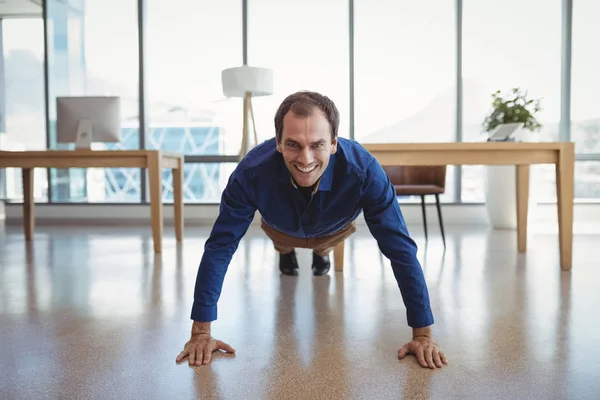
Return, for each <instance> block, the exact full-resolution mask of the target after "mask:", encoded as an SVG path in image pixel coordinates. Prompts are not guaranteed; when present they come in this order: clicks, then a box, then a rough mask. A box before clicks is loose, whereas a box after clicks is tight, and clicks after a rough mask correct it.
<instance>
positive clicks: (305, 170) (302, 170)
mask: <svg viewBox="0 0 600 400" xmlns="http://www.w3.org/2000/svg"><path fill="white" fill-rule="evenodd" d="M295 167H296V168H298V170H300V171H301V172H304V173H308V172H311V171H312V170H313V169H315V167H316V165H313V166H312V167H308V168H303V167H299V166H297V165H296V166H295Z"/></svg>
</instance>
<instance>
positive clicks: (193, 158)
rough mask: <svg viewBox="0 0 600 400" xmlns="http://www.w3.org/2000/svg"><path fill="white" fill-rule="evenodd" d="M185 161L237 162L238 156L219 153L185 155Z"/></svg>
mask: <svg viewBox="0 0 600 400" xmlns="http://www.w3.org/2000/svg"><path fill="white" fill-rule="evenodd" d="M184 162H185V163H230V162H231V163H237V162H239V156H237V155H235V156H234V155H232V156H220V155H186V156H185V158H184Z"/></svg>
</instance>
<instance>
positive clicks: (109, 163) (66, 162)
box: [0, 150, 183, 253]
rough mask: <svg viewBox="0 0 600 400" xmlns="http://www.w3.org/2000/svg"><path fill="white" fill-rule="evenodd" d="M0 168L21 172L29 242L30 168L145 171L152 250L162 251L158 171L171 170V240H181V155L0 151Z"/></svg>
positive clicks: (32, 219)
mask: <svg viewBox="0 0 600 400" xmlns="http://www.w3.org/2000/svg"><path fill="white" fill-rule="evenodd" d="M0 168H21V169H22V173H23V227H24V230H25V238H26V239H27V240H31V239H32V237H33V231H34V226H35V212H34V200H33V176H34V175H33V170H34V168H146V169H148V182H149V185H150V218H151V221H152V237H153V240H154V251H155V252H156V253H160V252H161V251H162V236H163V211H162V206H163V204H162V170H163V168H171V169H172V170H173V196H174V217H175V237H176V239H177V241H181V240H182V237H183V155H182V154H177V153H168V152H163V151H157V150H114V151H110V150H43V151H0Z"/></svg>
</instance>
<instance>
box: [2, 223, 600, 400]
mask: <svg viewBox="0 0 600 400" xmlns="http://www.w3.org/2000/svg"><path fill="white" fill-rule="evenodd" d="M447 230H448V234H447V242H448V247H447V249H446V250H445V251H444V249H443V247H442V245H441V240H440V238H439V236H437V235H436V233H435V232H430V234H429V237H430V238H429V243H428V245H427V246H424V243H423V237H422V234H421V233H420V232H419V231H418V227H416V228H414V231H415V233H414V236H415V239H416V240H417V242H418V243H419V245H420V246H421V249H420V253H419V257H420V260H421V262H422V265H423V269H424V271H425V276H426V279H427V281H428V285H429V290H430V294H431V301H432V306H433V310H434V315H435V318H436V324H435V327H434V333H435V338H436V339H437V341H438V343H439V344H440V346H441V347H442V350H443V351H444V352H445V354H446V355H447V357H448V360H449V364H448V365H447V366H446V367H445V368H443V369H438V370H428V369H424V368H422V367H420V366H418V364H417V363H416V361H415V358H414V357H412V356H411V357H407V358H406V359H404V360H398V359H397V357H396V355H397V351H398V349H399V348H400V347H401V346H402V345H403V344H404V343H405V342H406V341H407V340H408V339H409V337H410V329H409V328H408V327H407V325H406V319H405V310H404V306H403V304H402V300H401V297H400V294H399V291H398V288H397V285H396V282H395V280H394V278H393V275H392V271H391V268H390V267H389V263H388V261H387V259H384V258H382V257H381V256H380V253H379V251H378V249H377V246H376V243H375V242H374V240H373V239H372V238H371V236H370V235H369V233H368V231H367V229H366V228H365V227H359V230H358V232H357V233H356V234H355V235H354V236H353V237H352V238H351V240H350V242H349V243H348V245H347V247H346V249H347V255H346V270H345V271H344V273H333V272H332V273H330V275H329V276H324V277H318V278H316V277H312V275H311V274H310V267H309V263H310V253H309V252H307V251H305V250H304V251H300V252H299V261H300V263H301V273H300V276H298V277H296V278H294V277H287V276H283V277H282V276H280V275H279V272H278V270H277V264H276V260H277V258H276V255H275V252H274V250H273V248H272V246H271V244H270V242H268V241H267V240H266V239H265V237H264V235H263V234H262V232H261V231H260V229H256V228H251V230H250V232H249V233H248V235H247V236H246V238H244V240H243V241H242V243H241V245H240V248H239V250H238V252H237V253H236V254H235V256H234V259H233V262H232V264H231V266H230V269H229V272H228V274H227V277H226V279H225V285H224V288H223V293H222V297H221V301H220V304H219V312H220V318H219V320H218V321H217V323H215V324H214V326H213V336H215V337H216V338H218V339H221V340H223V341H225V342H227V343H229V344H231V345H232V346H233V347H234V348H235V349H236V350H237V354H236V355H235V356H229V355H225V354H219V355H216V356H215V358H214V359H213V362H212V363H211V364H210V365H208V366H200V367H190V366H189V365H188V364H187V363H183V364H177V363H176V362H175V358H176V356H177V354H178V353H179V352H180V351H181V350H182V348H183V345H184V344H185V342H186V341H187V340H188V338H189V333H190V326H191V325H190V320H189V312H190V307H191V303H192V298H193V286H194V280H195V276H196V268H197V265H198V262H199V259H200V256H201V254H202V246H203V244H204V240H205V239H206V235H207V234H208V229H206V228H189V227H188V228H186V235H185V242H184V243H183V245H182V246H177V245H176V243H175V240H174V238H173V235H171V234H170V231H171V230H170V229H167V230H166V234H167V237H166V238H165V251H164V253H163V254H162V255H161V256H158V257H155V256H154V254H153V252H152V242H151V240H150V232H149V229H148V228H146V227H136V228H123V227H119V228H107V227H85V228H81V227H79V228H76V227H43V226H40V227H38V228H37V231H36V236H35V240H34V241H33V242H32V243H31V244H27V243H26V242H25V241H24V240H23V236H22V231H21V229H20V228H19V227H6V228H5V229H4V231H3V233H0V398H1V399H92V398H94V399H96V398H98V399H129V398H144V399H190V398H207V399H403V398H404V399H430V398H431V399H531V398H534V399H598V398H600V229H599V230H598V231H597V233H594V232H593V230H589V231H586V232H584V233H577V234H576V236H575V241H574V267H573V270H572V271H571V272H565V271H561V270H560V268H559V266H558V249H557V238H556V234H555V232H553V231H548V232H546V231H545V230H544V229H540V230H537V231H533V230H532V233H531V235H530V238H529V248H528V252H527V253H525V254H518V253H517V252H516V238H515V233H514V232H511V231H491V230H489V229H485V228H472V229H471V228H469V229H467V228H458V227H456V228H455V227H448V228H447Z"/></svg>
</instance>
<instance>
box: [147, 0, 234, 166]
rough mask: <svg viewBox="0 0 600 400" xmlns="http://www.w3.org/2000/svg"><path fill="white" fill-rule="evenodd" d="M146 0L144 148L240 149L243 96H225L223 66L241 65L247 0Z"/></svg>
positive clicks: (199, 151) (194, 152)
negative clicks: (146, 125)
mask: <svg viewBox="0 0 600 400" xmlns="http://www.w3.org/2000/svg"><path fill="white" fill-rule="evenodd" d="M146 3H147V5H148V12H147V24H148V28H147V30H146V32H147V36H146V43H147V45H146V49H147V51H146V54H147V55H146V66H147V69H146V71H147V72H146V88H147V91H148V95H147V100H148V103H147V114H148V118H149V137H147V139H146V143H147V148H149V149H157V148H160V149H169V150H175V151H180V152H183V153H185V154H190V155H234V154H237V153H238V152H239V148H240V143H241V137H242V101H241V99H237V98H234V99H225V97H224V95H223V90H222V86H221V71H222V70H223V69H226V68H230V67H236V66H239V65H241V64H242V2H241V1H239V0H220V1H211V0H170V1H164V0H146Z"/></svg>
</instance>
